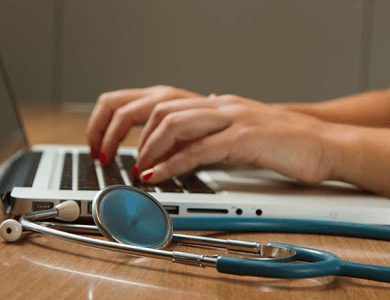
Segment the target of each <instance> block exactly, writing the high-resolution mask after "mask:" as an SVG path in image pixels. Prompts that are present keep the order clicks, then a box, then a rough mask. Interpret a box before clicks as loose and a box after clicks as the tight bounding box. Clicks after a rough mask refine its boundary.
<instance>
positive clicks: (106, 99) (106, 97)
mask: <svg viewBox="0 0 390 300" xmlns="http://www.w3.org/2000/svg"><path fill="white" fill-rule="evenodd" d="M111 101H112V95H111V93H110V92H106V93H103V94H101V95H100V96H99V97H98V99H97V101H96V102H97V104H98V105H100V106H108V104H109V103H110V102H111Z"/></svg>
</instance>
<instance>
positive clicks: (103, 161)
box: [99, 152, 107, 164]
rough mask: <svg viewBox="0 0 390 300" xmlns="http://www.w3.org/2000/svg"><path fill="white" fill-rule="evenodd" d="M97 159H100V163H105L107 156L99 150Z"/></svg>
mask: <svg viewBox="0 0 390 300" xmlns="http://www.w3.org/2000/svg"><path fill="white" fill-rule="evenodd" d="M99 160H100V163H101V164H105V163H106V161H107V157H106V155H105V154H104V153H103V152H101V153H100V154H99Z"/></svg>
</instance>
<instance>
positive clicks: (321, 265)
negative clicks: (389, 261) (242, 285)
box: [216, 243, 390, 282]
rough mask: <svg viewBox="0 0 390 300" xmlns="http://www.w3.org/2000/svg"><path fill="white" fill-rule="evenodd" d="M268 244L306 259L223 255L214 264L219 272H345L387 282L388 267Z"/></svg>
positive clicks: (316, 274) (305, 274)
mask: <svg viewBox="0 0 390 300" xmlns="http://www.w3.org/2000/svg"><path fill="white" fill-rule="evenodd" d="M269 245H271V246H275V247H286V248H288V249H291V250H294V251H295V252H296V253H297V254H296V256H295V257H294V258H295V259H296V260H297V261H304V262H308V263H302V264H285V263H283V264H281V263H270V262H266V261H262V262H260V263H258V262H251V260H250V259H246V260H244V261H242V260H241V261H240V260H239V259H237V258H234V257H226V256H224V257H220V258H219V259H218V260H217V265H216V268H217V270H218V271H219V272H221V273H229V274H235V275H250V276H258V277H268V278H285V279H293V278H312V277H323V276H344V277H354V278H361V279H368V280H374V281H381V282H390V267H385V266H377V265H369V264H359V263H354V262H349V261H344V260H341V259H340V258H339V257H338V256H336V255H335V254H333V253H330V252H326V251H320V250H316V249H311V248H306V247H299V246H295V245H290V244H283V243H269Z"/></svg>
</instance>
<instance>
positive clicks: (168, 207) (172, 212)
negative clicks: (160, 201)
mask: <svg viewBox="0 0 390 300" xmlns="http://www.w3.org/2000/svg"><path fill="white" fill-rule="evenodd" d="M164 208H165V210H166V211H167V212H168V214H170V215H178V214H179V206H176V205H164Z"/></svg>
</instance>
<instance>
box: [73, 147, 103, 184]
mask: <svg viewBox="0 0 390 300" xmlns="http://www.w3.org/2000/svg"><path fill="white" fill-rule="evenodd" d="M78 189H79V190H99V189H100V188H99V182H98V179H97V175H96V170H95V163H94V161H93V160H92V159H91V158H90V157H89V155H88V154H86V153H81V154H79V170H78Z"/></svg>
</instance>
